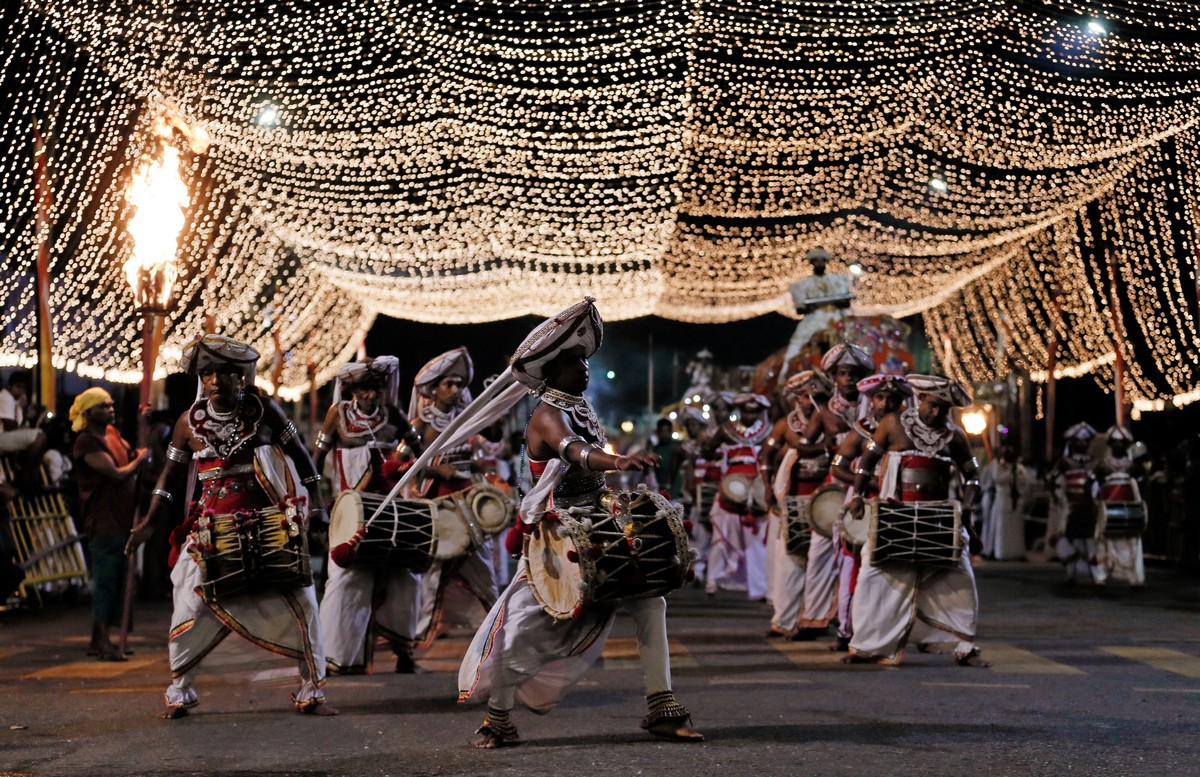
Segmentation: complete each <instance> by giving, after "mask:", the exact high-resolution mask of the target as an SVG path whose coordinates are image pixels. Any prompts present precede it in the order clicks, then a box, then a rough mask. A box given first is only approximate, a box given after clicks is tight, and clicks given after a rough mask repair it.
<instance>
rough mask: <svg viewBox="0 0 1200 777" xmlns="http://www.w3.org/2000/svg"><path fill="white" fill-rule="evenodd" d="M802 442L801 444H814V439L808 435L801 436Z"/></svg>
mask: <svg viewBox="0 0 1200 777" xmlns="http://www.w3.org/2000/svg"><path fill="white" fill-rule="evenodd" d="M800 444H801V445H812V440H810V439H808V438H807V437H804V436H801V437H800Z"/></svg>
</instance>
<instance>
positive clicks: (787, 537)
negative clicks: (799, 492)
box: [783, 496, 812, 558]
mask: <svg viewBox="0 0 1200 777" xmlns="http://www.w3.org/2000/svg"><path fill="white" fill-rule="evenodd" d="M810 498H811V497H808V496H788V497H785V498H784V501H783V504H784V507H785V510H784V520H785V521H786V526H785V527H784V542H785V543H787V552H788V555H791V556H796V557H797V558H808V546H809V545H811V544H812V527H811V526H809V525H808V501H809V499H810Z"/></svg>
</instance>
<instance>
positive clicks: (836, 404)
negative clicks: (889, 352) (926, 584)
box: [793, 343, 875, 641]
mask: <svg viewBox="0 0 1200 777" xmlns="http://www.w3.org/2000/svg"><path fill="white" fill-rule="evenodd" d="M821 370H822V371H823V372H825V374H827V375H829V376H830V377H831V378H832V379H833V384H834V392H833V395H832V396H831V397H830V398H829V403H828V404H827V405H826V406H825V407H823V408H821V409H820V410H819V411H818V412H817V413H815V414H814V415H813V417H812V418H810V419H809V422H808V427H807V428H806V429H805V430H804V434H803V435H801V437H800V440H799V444H798V445H797V446H796V453H797V455H799V456H806V457H808V456H819V455H821V454H826V455H829V456H832V455H833V454H834V452H835V451H836V450H837V446H838V445H840V444H841V442H842V440H843V439H844V438H845V436H846V434H847V433H849V431H850V424H852V423H853V422H855V421H857V420H858V381H860V380H862V379H863V378H865V377H866V376H867V375H870V374H871V373H873V372H874V371H875V361H874V360H873V359H872V358H871V355H870V354H869V353H867V351H866V349H864V348H862V347H860V346H857V345H854V344H853V343H838V344H837V345H835V346H833V347H832V348H830V349H829V350H828V351H826V352H825V355H824V356H823V357H822V358H821ZM826 482H832V481H831V480H827V481H826ZM839 569H840V559H839V558H838V545H837V543H835V542H834V541H833V540H832V539H831V538H829V537H824V536H822V535H820V534H815V533H814V534H813V536H812V542H811V543H810V544H809V546H808V565H807V567H806V568H805V579H804V614H803V616H802V617H801V620H800V629H799V630H798V631H797V632H796V633H795V635H794V636H793V639H795V640H798V641H807V640H813V639H816V638H817V637H819V636H821V635H822V634H824V633H825V632H826V630H827V629H828V628H829V622H830V621H831V620H833V616H834V615H835V614H836V613H837V589H838V580H839V577H838V570H839Z"/></svg>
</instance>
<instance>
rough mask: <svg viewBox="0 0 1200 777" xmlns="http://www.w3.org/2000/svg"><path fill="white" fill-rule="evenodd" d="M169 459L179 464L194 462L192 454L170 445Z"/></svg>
mask: <svg viewBox="0 0 1200 777" xmlns="http://www.w3.org/2000/svg"><path fill="white" fill-rule="evenodd" d="M167 458H168V459H170V460H171V461H174V462H177V463H179V464H187V463H188V462H189V461H191V460H192V452H191V451H185V450H184V449H183V448H176V447H175V446H174V445H168V446H167Z"/></svg>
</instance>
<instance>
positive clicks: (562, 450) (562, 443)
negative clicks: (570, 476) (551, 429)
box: [558, 434, 587, 461]
mask: <svg viewBox="0 0 1200 777" xmlns="http://www.w3.org/2000/svg"><path fill="white" fill-rule="evenodd" d="M573 442H582V443H585V444H586V443H587V440H585V439H583V438H582V437H580V436H579V435H577V434H573V435H571V436H569V437H564V438H562V439H561V440H559V441H558V457H559V458H560V459H562V460H563V461H566V459H567V448H568V447H570V445H571V443H573Z"/></svg>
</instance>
